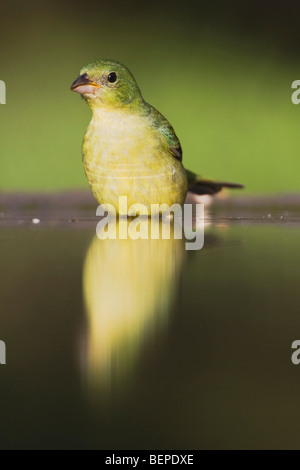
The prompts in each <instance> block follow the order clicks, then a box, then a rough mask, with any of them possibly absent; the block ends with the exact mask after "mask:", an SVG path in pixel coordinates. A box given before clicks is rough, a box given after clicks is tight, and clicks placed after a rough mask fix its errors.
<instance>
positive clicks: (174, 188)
mask: <svg viewBox="0 0 300 470" xmlns="http://www.w3.org/2000/svg"><path fill="white" fill-rule="evenodd" d="M71 89H72V90H73V91H76V92H79V93H80V94H81V95H82V96H83V97H84V99H85V100H86V101H87V103H88V105H89V106H90V108H91V109H92V111H93V117H92V120H91V122H90V124H89V126H88V128H87V131H86V134H85V136H84V140H83V145H82V156H83V164H84V168H85V172H86V176H87V179H88V182H89V184H90V187H91V189H92V191H93V194H94V196H95V198H96V199H97V201H98V203H99V204H112V205H113V206H114V207H115V209H116V212H118V211H119V197H120V196H126V197H127V207H128V208H129V207H130V206H131V205H133V204H143V205H144V206H145V208H146V213H147V214H149V213H150V206H151V205H153V204H159V205H162V204H167V205H168V206H171V205H173V204H175V203H178V204H180V205H182V204H183V203H184V200H185V197H186V194H187V191H188V186H192V187H193V191H194V192H196V193H198V194H204V193H210V194H212V193H214V192H217V191H219V190H220V189H221V188H222V186H224V185H225V186H226V185H228V184H227V183H215V182H211V181H205V182H202V180H200V179H199V178H198V177H197V175H195V174H194V173H191V172H186V171H185V169H184V167H183V165H182V163H181V159H182V151H181V146H180V142H179V140H178V138H177V136H176V134H175V132H174V129H173V128H172V126H171V124H170V123H169V122H168V121H167V119H166V118H165V117H164V116H162V115H161V114H160V113H159V112H158V111H157V110H156V109H155V108H153V107H152V106H151V105H149V104H148V103H146V102H145V101H144V99H143V97H142V95H141V92H140V89H139V87H138V85H137V83H136V82H135V80H134V78H133V76H132V74H131V73H130V71H129V70H128V69H127V68H126V67H125V66H124V65H122V64H119V63H118V62H115V61H111V60H98V61H96V62H94V63H93V64H89V65H87V66H85V67H84V68H83V69H82V70H81V71H80V76H79V77H78V79H77V80H76V81H75V82H74V83H73V85H72V86H71ZM202 183H205V184H204V186H203V184H202ZM216 185H218V186H216ZM235 186H238V185H230V187H235ZM152 213H153V212H152Z"/></svg>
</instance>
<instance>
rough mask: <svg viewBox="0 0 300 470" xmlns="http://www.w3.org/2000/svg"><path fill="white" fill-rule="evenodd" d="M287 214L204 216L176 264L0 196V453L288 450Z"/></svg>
mask: <svg viewBox="0 0 300 470" xmlns="http://www.w3.org/2000/svg"><path fill="white" fill-rule="evenodd" d="M299 203H300V197H297V196H281V197H276V198H275V197H270V198H268V199H260V198H239V199H230V200H220V201H217V202H216V203H215V204H214V205H213V206H210V207H208V208H206V209H205V241H204V247H203V248H202V249H201V250H199V251H186V250H185V248H184V243H183V241H181V240H174V239H171V240H99V239H97V237H96V236H95V228H96V224H97V222H98V218H96V216H95V209H96V206H95V203H94V201H93V199H92V198H91V197H90V195H89V194H86V193H82V194H81V193H72V194H58V195H56V196H51V197H49V196H35V195H32V196H30V195H29V196H24V195H1V196H0V228H1V230H0V259H1V264H0V274H1V287H0V293H1V296H0V298H1V309H0V340H3V341H5V344H6V353H7V361H6V362H7V364H6V365H0V403H1V420H0V448H2V449H6V448H80V449H81V448H97V449H129V448H130V449H140V448H145V449H179V448H180V449H211V448H217V449H224V448H299V447H300V432H299V426H298V423H299V418H300V402H299V392H300V365H299V366H297V365H294V364H293V363H292V361H291V355H292V353H293V350H292V349H291V344H292V342H293V341H294V340H297V339H300V294H299V271H300V249H299V245H300V209H299V207H300V204H299Z"/></svg>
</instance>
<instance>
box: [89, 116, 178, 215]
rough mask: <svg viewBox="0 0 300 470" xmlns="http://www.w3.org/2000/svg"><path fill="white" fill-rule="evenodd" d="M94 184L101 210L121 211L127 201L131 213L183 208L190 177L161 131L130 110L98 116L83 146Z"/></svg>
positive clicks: (92, 183)
mask: <svg viewBox="0 0 300 470" xmlns="http://www.w3.org/2000/svg"><path fill="white" fill-rule="evenodd" d="M82 155H83V164H84V168H85V172H86V176H87V179H88V182H89V184H90V186H91V189H92V191H93V194H94V196H95V198H96V199H97V201H98V202H99V204H102V203H109V204H112V205H113V206H114V207H115V208H116V210H118V207H119V196H127V203H128V207H130V206H131V205H133V204H136V203H141V204H143V205H145V206H146V208H147V210H148V213H149V211H150V206H151V204H163V203H166V204H168V205H172V204H174V203H179V204H183V203H184V200H185V197H186V193H187V176H186V173H185V170H184V168H183V166H182V164H181V162H179V161H178V160H177V159H176V158H174V157H172V156H171V155H170V153H169V150H168V147H167V145H166V142H164V139H163V138H162V137H161V136H160V133H159V131H158V130H157V129H156V128H155V127H154V126H151V125H149V122H148V119H147V117H144V116H139V115H135V114H132V113H130V111H128V110H127V109H126V110H123V109H122V110H118V109H116V110H115V109H113V110H111V109H106V108H105V107H104V108H100V109H99V110H97V111H94V114H93V118H92V120H91V122H90V125H89V126H88V129H87V131H86V134H85V136H84V140H83V146H82Z"/></svg>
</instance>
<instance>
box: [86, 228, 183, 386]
mask: <svg viewBox="0 0 300 470" xmlns="http://www.w3.org/2000/svg"><path fill="white" fill-rule="evenodd" d="M123 222H124V221H123ZM118 223H119V222H118ZM128 223H129V222H126V224H128ZM140 223H141V224H143V225H144V227H141V230H143V229H145V228H146V229H148V224H150V221H148V219H144V220H142V221H141V222H140ZM152 223H154V222H153V220H152ZM156 223H157V224H159V222H158V221H157V222H156ZM160 225H162V222H160ZM145 226H146V227H145ZM183 255H184V245H183V240H178V239H174V238H173V236H172V232H171V239H170V240H165V239H162V238H160V239H156V240H154V239H149V240H143V239H138V240H132V239H131V238H128V239H126V240H124V239H116V240H111V239H105V240H100V239H98V238H97V237H96V236H95V237H94V239H93V240H92V242H91V245H90V247H89V250H88V252H87V255H86V259H85V264H84V269H83V291H84V299H85V305H86V312H87V318H88V340H87V354H86V358H87V359H86V360H87V372H88V374H87V375H88V379H89V382H90V386H91V387H92V390H95V389H96V390H99V389H103V390H105V389H109V388H110V386H111V382H112V380H114V382H115V383H117V384H119V385H120V383H121V382H122V379H124V378H126V377H128V374H129V372H130V370H131V369H132V367H133V365H134V364H135V362H136V360H137V359H138V356H139V351H140V349H141V346H142V344H143V343H144V342H145V340H147V339H150V340H151V337H153V335H155V334H157V333H158V331H160V330H162V329H163V327H164V326H166V324H167V322H168V315H169V313H170V309H171V308H172V303H173V300H174V298H175V295H176V284H177V281H178V278H179V274H180V271H181V265H182V261H183Z"/></svg>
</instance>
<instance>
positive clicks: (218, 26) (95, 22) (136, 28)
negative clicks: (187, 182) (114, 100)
mask: <svg viewBox="0 0 300 470" xmlns="http://www.w3.org/2000/svg"><path fill="white" fill-rule="evenodd" d="M240 3H241V2H238V1H236V0H233V1H230V2H229V3H226V4H225V2H223V4H222V3H220V4H218V3H216V2H214V3H213V4H212V5H207V4H202V3H201V2H194V1H185V2H179V1H172V2H171V1H165V2H156V1H152V2H136V1H129V2H121V1H119V0H116V1H112V2H102V1H98V2H94V1H93V0H90V1H89V2H83V1H82V0H81V1H78V0H74V1H66V0H64V1H62V0H60V1H57V0H54V1H39V2H37V1H33V0H29V1H27V2H23V1H20V0H12V1H9V2H8V1H7V0H4V1H3V0H2V1H1V6H0V47H1V54H0V79H1V80H4V81H5V82H6V87H7V104H6V105H1V106H0V188H1V190H3V191H8V190H9V191H40V190H43V191H55V190H64V189H74V188H88V185H87V182H86V179H85V176H84V172H83V168H82V163H81V142H82V138H83V135H84V132H85V129H86V127H87V124H88V122H89V119H90V115H91V114H90V110H89V108H88V107H87V106H86V104H85V103H83V102H82V101H81V100H80V98H79V96H77V95H75V94H74V93H71V92H70V91H69V87H70V84H71V83H72V82H73V81H74V80H75V78H76V77H77V75H78V72H79V70H80V68H81V66H82V65H84V64H86V63H88V62H90V61H93V60H94V59H97V58H100V57H107V58H114V59H117V60H119V61H121V62H123V63H125V64H126V65H127V66H128V67H129V68H130V69H131V71H132V72H133V74H134V76H135V77H136V79H137V81H138V83H139V85H140V87H141V90H142V92H143V95H144V98H145V99H146V101H149V102H150V103H151V104H153V105H154V106H155V107H157V108H158V109H159V110H160V111H161V112H162V113H163V114H164V115H165V116H166V117H167V118H168V119H169V120H170V121H171V123H172V125H173V126H174V128H175V130H176V133H177V135H178V137H179V138H180V140H181V143H182V147H183V152H184V163H185V166H186V167H187V168H190V169H193V170H196V171H197V172H199V174H202V175H204V176H207V177H212V178H216V179H225V180H226V179H227V180H230V181H235V182H240V183H244V184H245V185H246V186H247V189H246V191H247V193H248V194H251V193H258V194H268V193H283V192H285V193H293V192H297V191H299V189H300V183H299V177H298V174H299V170H300V158H299V155H300V139H299V125H300V106H295V105H293V104H292V102H291V94H292V90H291V84H292V82H293V81H294V80H296V79H300V70H299V57H298V54H297V48H298V45H299V43H300V41H299V40H300V32H299V29H300V28H299V25H298V16H299V15H298V13H299V9H300V7H299V5H297V3H296V2H291V3H290V4H288V3H285V4H284V5H281V6H275V5H274V4H271V3H270V4H268V2H265V3H264V4H263V5H262V4H261V2H258V1H257V0H254V1H251V2H242V5H241V4H240Z"/></svg>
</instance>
